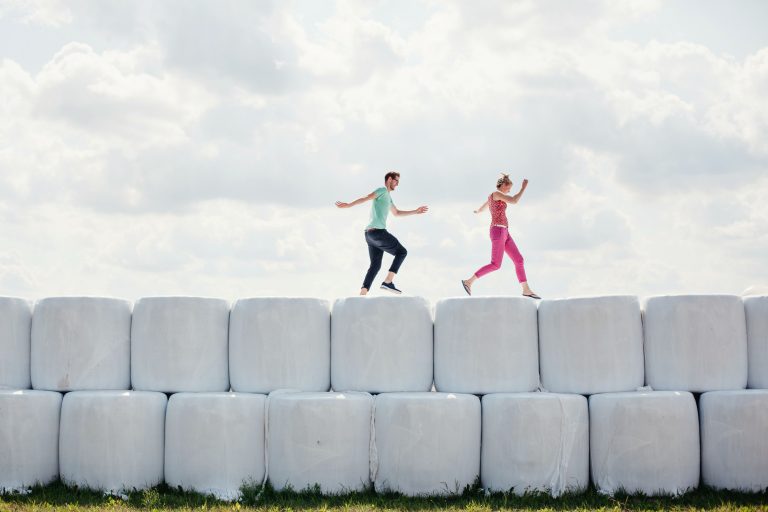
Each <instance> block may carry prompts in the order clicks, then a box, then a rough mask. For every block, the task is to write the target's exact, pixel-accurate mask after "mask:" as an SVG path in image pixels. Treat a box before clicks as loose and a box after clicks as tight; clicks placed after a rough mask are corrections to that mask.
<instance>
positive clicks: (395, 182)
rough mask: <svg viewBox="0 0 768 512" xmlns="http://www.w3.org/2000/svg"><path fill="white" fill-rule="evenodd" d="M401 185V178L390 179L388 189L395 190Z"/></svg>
mask: <svg viewBox="0 0 768 512" xmlns="http://www.w3.org/2000/svg"><path fill="white" fill-rule="evenodd" d="M399 184H400V177H399V176H398V177H397V178H389V179H388V180H387V188H389V190H395V187H397V186H398V185H399Z"/></svg>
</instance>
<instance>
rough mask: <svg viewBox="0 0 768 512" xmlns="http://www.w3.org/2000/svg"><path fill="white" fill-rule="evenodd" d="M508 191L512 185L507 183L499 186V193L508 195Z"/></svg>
mask: <svg viewBox="0 0 768 512" xmlns="http://www.w3.org/2000/svg"><path fill="white" fill-rule="evenodd" d="M510 190H512V184H511V183H507V184H505V185H502V186H501V192H503V193H504V194H509V191H510Z"/></svg>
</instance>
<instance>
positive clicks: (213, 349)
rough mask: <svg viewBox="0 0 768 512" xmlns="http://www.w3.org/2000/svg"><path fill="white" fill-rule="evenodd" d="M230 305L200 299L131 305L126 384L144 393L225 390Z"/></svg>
mask: <svg viewBox="0 0 768 512" xmlns="http://www.w3.org/2000/svg"><path fill="white" fill-rule="evenodd" d="M228 333H229V304H228V303H227V302H226V301H225V300H221V299H208V298H201V297H150V298H143V299H140V300H139V301H138V302H136V305H135V306H134V308H133V325H132V329H131V381H132V383H133V388H134V389H140V390H148V391H164V392H169V393H173V392H178V391H229V354H228V341H227V338H228Z"/></svg>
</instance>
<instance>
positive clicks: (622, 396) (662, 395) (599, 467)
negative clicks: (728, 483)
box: [589, 391, 700, 495]
mask: <svg viewBox="0 0 768 512" xmlns="http://www.w3.org/2000/svg"><path fill="white" fill-rule="evenodd" d="M589 427H590V431H589V434H590V435H589V442H590V455H591V463H592V466H591V467H592V482H593V483H594V484H595V487H596V488H597V490H598V491H599V492H601V493H604V494H614V493H616V492H617V491H626V492H628V493H636V492H640V493H643V494H646V495H679V494H683V493H684V492H686V491H688V490H691V489H695V488H696V487H697V486H698V485H699V461H700V456H699V417H698V413H697V410H696V401H695V400H694V399H693V395H692V394H691V393H688V392H676V391H650V392H635V393H606V394H601V395H592V396H590V397H589Z"/></svg>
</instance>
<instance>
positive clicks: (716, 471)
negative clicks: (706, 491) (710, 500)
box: [699, 389, 768, 492]
mask: <svg viewBox="0 0 768 512" xmlns="http://www.w3.org/2000/svg"><path fill="white" fill-rule="evenodd" d="M699 415H700V417H701V472H702V475H701V476H702V480H703V481H704V483H705V484H707V485H709V486H711V487H714V488H716V489H729V490H733V491H748V492H761V491H764V490H765V489H767V488H768V390H763V389H748V390H742V391H713V392H710V393H704V394H702V395H701V397H700V398H699Z"/></svg>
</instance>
